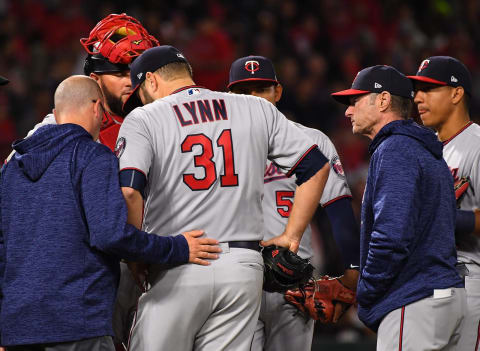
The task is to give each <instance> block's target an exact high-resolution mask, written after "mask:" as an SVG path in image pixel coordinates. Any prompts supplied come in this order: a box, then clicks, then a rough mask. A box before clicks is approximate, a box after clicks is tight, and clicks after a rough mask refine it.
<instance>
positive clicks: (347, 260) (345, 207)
mask: <svg viewBox="0 0 480 351" xmlns="http://www.w3.org/2000/svg"><path fill="white" fill-rule="evenodd" d="M325 212H326V213H327V215H328V218H329V220H330V224H331V227H332V232H333V236H334V238H335V242H336V243H337V247H338V248H339V250H340V252H341V255H342V258H343V263H344V266H345V269H349V268H358V267H359V266H360V234H359V230H358V225H357V221H356V219H355V216H354V214H353V209H352V204H351V200H350V198H343V199H340V200H337V201H335V202H333V203H331V204H329V205H327V206H326V207H325Z"/></svg>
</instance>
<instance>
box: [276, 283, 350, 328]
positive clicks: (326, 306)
mask: <svg viewBox="0 0 480 351" xmlns="http://www.w3.org/2000/svg"><path fill="white" fill-rule="evenodd" d="M285 300H286V301H287V302H288V303H289V304H292V305H293V306H295V307H296V308H298V309H299V310H300V312H302V313H303V314H304V315H305V316H306V317H310V318H312V319H314V320H316V321H320V322H322V323H330V322H332V320H333V314H334V311H335V306H334V302H343V303H345V304H347V305H351V304H353V303H355V292H354V291H353V290H350V289H349V288H347V287H345V286H344V285H343V284H342V283H341V282H340V280H339V279H338V278H330V277H329V276H328V275H326V276H323V277H321V278H320V279H318V280H313V281H310V282H309V283H308V284H307V285H306V286H304V287H300V288H299V289H296V290H288V291H287V292H286V293H285Z"/></svg>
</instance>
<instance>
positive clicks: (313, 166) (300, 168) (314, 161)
mask: <svg viewBox="0 0 480 351" xmlns="http://www.w3.org/2000/svg"><path fill="white" fill-rule="evenodd" d="M327 162H328V158H326V157H325V155H324V154H322V153H321V152H320V150H319V149H318V147H315V148H313V149H312V150H310V152H308V153H307V154H306V155H305V156H304V157H303V159H302V160H301V161H300V162H299V163H298V165H297V166H296V167H295V169H293V170H292V172H293V173H295V176H296V177H297V180H296V181H295V183H297V185H302V184H303V183H305V182H306V181H308V180H309V179H310V178H312V177H313V176H314V175H315V174H317V172H318V171H319V170H320V169H322V167H323V166H324V165H325V163H327Z"/></svg>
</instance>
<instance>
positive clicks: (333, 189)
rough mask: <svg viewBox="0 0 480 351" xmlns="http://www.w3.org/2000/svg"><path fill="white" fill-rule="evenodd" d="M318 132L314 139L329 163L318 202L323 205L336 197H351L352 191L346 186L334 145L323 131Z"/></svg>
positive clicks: (336, 198)
mask: <svg viewBox="0 0 480 351" xmlns="http://www.w3.org/2000/svg"><path fill="white" fill-rule="evenodd" d="M318 134H319V135H318V138H317V139H316V140H315V141H316V143H317V145H318V148H319V149H320V151H321V152H322V154H324V155H325V157H326V158H328V160H329V163H330V174H329V175H328V180H327V183H326V185H325V189H324V190H323V194H322V197H321V199H320V204H321V205H322V206H323V207H325V206H327V205H328V204H330V203H332V202H333V201H336V200H338V199H341V198H344V197H351V196H352V193H351V192H350V188H349V187H348V184H347V180H346V178H345V173H344V171H343V166H342V163H341V162H340V157H339V156H338V153H337V150H336V149H335V146H334V145H333V143H332V141H331V140H330V139H329V138H328V137H327V136H326V135H324V134H323V133H318Z"/></svg>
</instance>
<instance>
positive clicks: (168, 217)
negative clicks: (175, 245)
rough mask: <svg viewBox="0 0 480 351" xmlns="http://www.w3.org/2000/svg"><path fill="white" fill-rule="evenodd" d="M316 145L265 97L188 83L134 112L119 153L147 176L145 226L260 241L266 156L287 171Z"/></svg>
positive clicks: (124, 127)
mask: <svg viewBox="0 0 480 351" xmlns="http://www.w3.org/2000/svg"><path fill="white" fill-rule="evenodd" d="M312 147H314V142H313V141H312V140H311V139H310V138H309V137H307V136H306V135H305V134H304V133H303V132H302V130H301V129H299V128H298V127H297V126H295V125H294V124H293V123H292V122H290V121H288V120H287V119H286V118H285V116H283V115H282V114H281V113H280V112H279V111H278V110H277V109H276V108H275V107H274V106H273V105H272V104H271V103H269V102H267V101H266V100H264V99H262V98H257V97H254V96H246V95H236V94H228V93H220V92H214V91H210V90H208V89H204V88H200V87H188V88H186V89H183V90H180V91H178V92H176V93H173V94H172V95H169V96H167V97H165V98H162V99H159V100H156V101H155V102H153V103H151V104H148V105H146V106H144V107H140V108H137V109H135V110H134V111H132V112H131V113H130V114H129V115H128V116H127V118H126V119H125V121H124V123H123V124H122V127H121V128H120V132H119V135H118V139H117V149H116V152H117V156H118V157H119V160H120V169H121V170H122V169H128V168H131V169H136V170H138V171H140V172H142V173H144V174H145V176H146V178H147V185H146V188H145V194H144V195H145V209H144V221H143V229H144V230H145V231H147V232H154V233H157V234H160V235H167V234H178V233H181V232H184V231H189V230H193V229H203V230H205V232H206V235H208V236H209V237H212V238H214V239H217V240H219V241H222V242H223V241H245V240H261V239H263V214H262V203H261V199H262V195H263V174H264V169H265V164H266V162H267V157H268V158H269V159H271V160H274V161H275V163H276V164H277V165H278V166H279V167H280V168H281V169H282V170H283V171H284V172H287V173H288V172H289V171H291V170H292V168H294V167H295V166H296V164H297V163H298V162H300V160H301V159H302V157H303V156H304V155H305V154H306V153H307V152H308V151H309V150H310V149H312ZM279 234H280V233H279Z"/></svg>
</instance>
